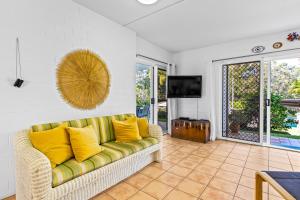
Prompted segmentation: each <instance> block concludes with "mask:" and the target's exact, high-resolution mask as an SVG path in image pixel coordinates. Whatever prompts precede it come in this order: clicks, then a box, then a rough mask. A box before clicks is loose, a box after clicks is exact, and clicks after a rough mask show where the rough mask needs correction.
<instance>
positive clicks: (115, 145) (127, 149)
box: [102, 137, 158, 157]
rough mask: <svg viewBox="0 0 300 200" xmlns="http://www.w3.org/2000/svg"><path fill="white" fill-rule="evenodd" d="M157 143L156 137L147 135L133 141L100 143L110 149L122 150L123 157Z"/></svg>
mask: <svg viewBox="0 0 300 200" xmlns="http://www.w3.org/2000/svg"><path fill="white" fill-rule="evenodd" d="M157 143H158V140H157V139H156V138H152V137H148V138H143V139H141V140H138V141H134V142H122V143H121V142H115V141H112V142H107V143H104V144H102V145H103V146H105V147H109V148H111V149H115V150H118V151H120V152H122V154H123V156H124V157H126V156H129V155H131V154H133V153H136V152H138V151H141V150H143V149H145V148H147V147H150V146H152V145H154V144H157Z"/></svg>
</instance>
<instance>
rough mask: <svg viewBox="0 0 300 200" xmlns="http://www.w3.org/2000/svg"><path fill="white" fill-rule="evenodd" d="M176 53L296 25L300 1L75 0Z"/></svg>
mask: <svg viewBox="0 0 300 200" xmlns="http://www.w3.org/2000/svg"><path fill="white" fill-rule="evenodd" d="M74 1H75V2H77V3H79V4H81V5H83V6H85V7H87V8H89V9H91V10H93V11H95V12H97V13H99V14H101V15H103V16H105V17H107V18H109V19H111V20H113V21H116V22H118V23H120V24H121V25H123V26H127V27H128V28H130V29H132V30H134V31H136V32H137V34H138V35H139V36H141V37H143V38H144V39H146V40H148V41H150V42H153V43H154V44H157V45H159V46H161V47H163V48H165V49H167V50H169V51H172V52H178V51H183V50H187V49H193V48H198V47H203V46H209V45H213V44H218V43H223V42H228V41H232V40H239V39H243V38H248V37H255V36H259V35H264V34H270V33H277V32H282V31H287V30H291V29H295V28H299V27H300V12H299V8H300V1H299V0H159V2H158V3H156V4H154V5H150V6H146V5H142V4H140V3H138V2H137V1H136V0H74Z"/></svg>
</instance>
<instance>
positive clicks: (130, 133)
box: [112, 117, 142, 142]
mask: <svg viewBox="0 0 300 200" xmlns="http://www.w3.org/2000/svg"><path fill="white" fill-rule="evenodd" d="M112 124H113V127H114V131H115V136H116V142H130V141H136V140H141V139H142V138H141V136H140V134H139V128H138V125H137V119H136V117H132V118H129V119H127V120H125V121H118V120H116V119H112Z"/></svg>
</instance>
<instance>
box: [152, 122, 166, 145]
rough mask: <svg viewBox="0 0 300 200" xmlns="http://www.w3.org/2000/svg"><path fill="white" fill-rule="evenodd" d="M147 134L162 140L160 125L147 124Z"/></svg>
mask: <svg viewBox="0 0 300 200" xmlns="http://www.w3.org/2000/svg"><path fill="white" fill-rule="evenodd" d="M149 135H150V136H151V137H154V138H156V139H158V141H159V142H161V141H162V136H163V131H162V129H161V127H160V126H158V125H154V124H149Z"/></svg>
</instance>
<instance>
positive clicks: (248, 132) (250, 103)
mask: <svg viewBox="0 0 300 200" xmlns="http://www.w3.org/2000/svg"><path fill="white" fill-rule="evenodd" d="M222 70H223V71H222V73H223V86H222V87H223V89H222V91H223V92H222V99H223V100H222V104H223V105H222V115H223V116H222V135H223V137H226V138H231V139H237V140H243V141H248V142H254V143H261V142H262V141H261V138H262V134H261V133H262V130H261V128H262V127H263V126H262V124H261V123H262V122H261V119H262V115H261V110H262V103H261V102H262V98H261V94H262V92H261V73H262V72H261V71H262V68H261V62H260V61H253V62H244V63H232V64H225V65H223V69H222Z"/></svg>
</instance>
